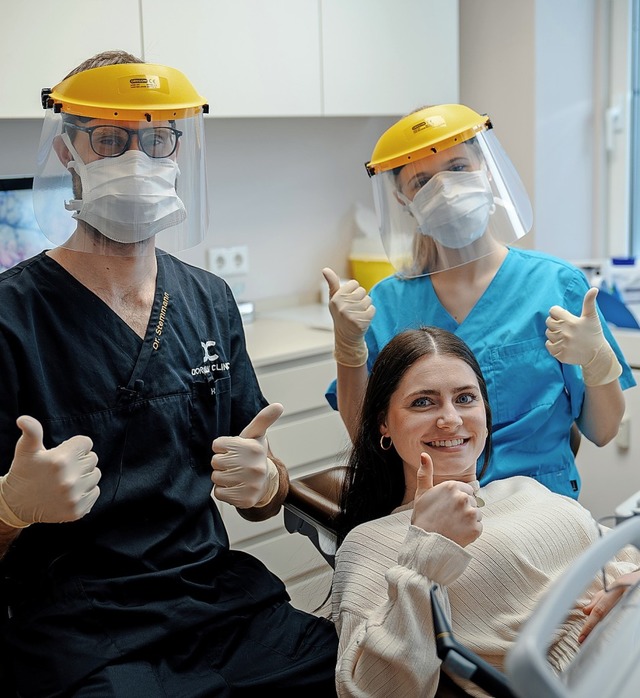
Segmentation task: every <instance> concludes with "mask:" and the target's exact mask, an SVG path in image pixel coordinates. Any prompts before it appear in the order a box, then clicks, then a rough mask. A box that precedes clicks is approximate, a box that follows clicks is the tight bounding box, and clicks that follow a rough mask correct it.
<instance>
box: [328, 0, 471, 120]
mask: <svg viewBox="0 0 640 698" xmlns="http://www.w3.org/2000/svg"><path fill="white" fill-rule="evenodd" d="M320 4H321V8H322V59H323V60H322V63H323V71H322V73H323V87H324V94H323V98H324V111H323V113H324V114H325V115H327V116H353V115H363V116H387V115H395V114H405V113H407V112H409V111H412V110H413V109H416V108H417V107H421V106H424V105H426V104H446V103H455V102H457V101H458V99H459V96H458V95H459V58H458V0H321V3H320Z"/></svg>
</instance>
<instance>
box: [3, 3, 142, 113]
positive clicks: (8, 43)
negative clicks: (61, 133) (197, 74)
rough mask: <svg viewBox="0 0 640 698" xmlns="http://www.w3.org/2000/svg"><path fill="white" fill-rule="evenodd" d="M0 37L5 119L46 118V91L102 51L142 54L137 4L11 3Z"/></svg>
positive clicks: (6, 6) (5, 4)
mask: <svg viewBox="0 0 640 698" xmlns="http://www.w3.org/2000/svg"><path fill="white" fill-rule="evenodd" d="M0 37H1V38H2V40H1V41H0V85H2V100H0V118H16V119H17V118H23V117H39V118H42V117H43V116H44V110H43V108H42V104H41V102H40V90H41V89H42V88H43V87H53V86H54V85H55V84H57V83H58V82H60V81H61V80H62V78H64V76H65V75H66V74H67V73H69V72H70V71H71V70H72V69H73V68H75V67H76V66H77V65H79V64H80V63H82V62H83V61H84V60H86V59H87V58H90V57H91V56H93V55H95V54H96V53H99V52H100V51H106V50H110V49H114V48H121V49H124V50H125V51H129V52H130V53H133V54H135V55H137V56H141V54H142V42H141V31H140V13H139V10H138V3H137V2H135V3H132V2H131V0H109V2H104V0H57V1H56V2H42V0H19V1H13V0H6V1H5V2H3V3H2V19H1V20H0Z"/></svg>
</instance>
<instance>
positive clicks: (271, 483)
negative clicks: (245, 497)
mask: <svg viewBox="0 0 640 698" xmlns="http://www.w3.org/2000/svg"><path fill="white" fill-rule="evenodd" d="M279 487H280V474H279V473H278V468H276V466H275V464H274V463H273V461H272V460H271V459H270V458H267V490H266V492H265V493H264V495H263V496H262V499H261V500H260V501H259V502H258V503H257V504H254V506H255V507H258V508H260V507H266V506H267V504H269V503H270V502H271V500H272V499H273V498H274V497H275V496H276V494H277V493H278V488H279Z"/></svg>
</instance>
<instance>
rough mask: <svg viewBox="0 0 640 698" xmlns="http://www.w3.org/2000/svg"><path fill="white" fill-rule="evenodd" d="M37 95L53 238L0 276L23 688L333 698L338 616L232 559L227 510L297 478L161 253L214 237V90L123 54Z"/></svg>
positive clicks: (232, 315) (9, 559)
mask: <svg viewBox="0 0 640 698" xmlns="http://www.w3.org/2000/svg"><path fill="white" fill-rule="evenodd" d="M42 101H43V107H44V108H45V113H46V116H45V121H44V126H43V134H42V138H41V143H40V151H39V156H38V170H37V173H36V177H35V181H34V207H35V209H36V215H37V217H38V221H39V224H40V226H41V227H42V229H43V232H44V233H45V234H46V235H47V237H48V238H49V239H50V240H51V241H52V242H53V244H54V247H53V248H52V249H51V250H49V251H47V252H43V253H41V254H39V255H37V256H35V257H33V258H32V259H29V260H27V261H25V262H22V263H21V264H18V265H17V266H16V267H13V268H12V269H10V270H8V271H6V272H4V273H3V274H2V275H0V309H1V310H0V365H1V366H2V370H0V473H2V477H1V478H0V552H2V553H3V558H2V560H1V562H0V574H1V578H2V579H3V589H2V592H3V595H4V598H3V601H6V604H7V606H8V609H9V614H8V616H9V617H8V619H7V620H6V622H4V623H3V648H2V650H1V653H2V657H3V658H4V660H5V664H7V666H8V667H9V668H10V674H11V675H12V677H13V680H14V681H15V684H16V687H17V694H18V695H19V696H21V697H22V698H31V697H35V696H38V697H40V696H42V697H44V696H47V697H54V696H64V697H65V698H66V697H71V696H73V697H74V698H87V697H89V696H91V697H96V698H110V697H115V696H118V697H122V698H125V697H126V698H130V697H133V696H141V697H144V698H155V697H156V696H163V697H166V696H171V697H173V696H176V697H180V698H195V697H196V696H202V697H205V696H206V697H207V698H208V697H213V696H254V695H255V696H257V695H262V694H263V692H264V691H265V689H266V690H268V689H273V690H275V693H274V695H277V696H300V695H305V694H306V695H309V696H316V695H317V696H331V695H335V688H334V668H335V656H336V648H337V637H336V633H335V630H334V628H333V625H332V624H331V623H330V622H329V621H328V620H326V619H324V618H317V617H315V616H313V615H311V614H308V613H304V612H301V611H299V610H297V609H295V608H293V607H292V606H291V604H290V603H289V597H288V595H287V592H286V589H285V587H284V585H283V583H282V582H281V581H280V580H279V579H278V578H277V577H275V576H274V575H273V574H271V573H270V572H269V571H268V570H267V569H266V568H265V567H264V566H263V565H262V563H261V562H260V561H258V560H257V559H255V558H254V557H252V556H250V555H248V554H246V553H243V552H239V551H233V550H230V549H229V541H228V537H227V532H226V530H225V528H224V525H223V522H222V520H221V517H220V513H219V511H218V507H217V506H216V504H215V500H216V499H219V500H221V501H225V502H229V503H231V504H233V505H234V506H236V507H237V508H238V510H239V511H240V513H241V514H242V515H243V516H245V517H246V518H248V519H251V520H261V519H265V518H268V517H270V516H273V515H275V514H276V513H277V512H278V511H279V510H280V507H281V505H282V502H283V500H284V497H285V495H286V493H287V489H288V477H287V472H286V469H285V468H284V466H283V465H282V464H281V463H280V462H279V461H278V460H277V459H276V458H275V457H274V455H273V454H271V452H270V451H269V447H268V443H267V439H266V432H267V429H268V428H269V426H271V424H272V423H273V422H274V421H275V420H276V419H277V418H278V417H279V415H280V413H281V410H282V407H281V406H280V405H268V403H267V401H266V400H265V398H264V396H263V395H262V393H261V391H260V387H259V385H258V382H257V380H256V377H255V373H254V370H253V367H252V365H251V362H250V360H249V357H248V355H247V352H246V348H245V339H244V332H243V327H242V321H241V318H240V315H239V312H238V308H237V306H236V303H235V301H234V299H233V296H232V294H231V291H230V290H229V288H228V286H227V285H226V284H225V283H224V281H222V280H221V279H219V278H218V277H216V276H214V275H212V274H210V273H208V272H206V271H203V270H202V269H198V268H196V267H192V266H190V265H188V264H186V263H184V262H181V261H180V260H179V259H177V258H176V257H175V256H173V254H171V252H175V251H178V250H180V249H185V248H187V247H190V246H192V245H194V244H197V243H198V242H200V241H201V240H202V238H203V236H204V233H205V230H206V225H207V213H206V205H205V202H206V196H207V192H206V181H205V168H204V133H203V112H205V111H206V110H207V107H206V104H205V101H204V99H203V98H202V97H200V95H199V94H198V93H197V92H196V91H195V89H194V88H193V86H192V85H191V84H190V83H189V81H188V80H187V79H186V78H185V76H184V75H182V73H180V72H179V71H176V70H174V69H172V68H169V67H166V66H159V65H152V64H146V63H142V62H141V61H140V60H139V59H137V58H135V57H134V56H131V55H130V54H127V53H124V52H119V51H116V52H108V53H105V54H99V55H97V56H94V57H93V58H92V59H89V60H88V61H85V63H83V64H82V65H81V66H79V67H78V68H77V69H75V70H74V71H72V73H70V74H69V75H68V76H67V77H66V78H65V79H64V80H63V81H62V82H60V83H59V84H58V85H56V86H55V87H54V88H52V89H51V90H43V93H42ZM65 209H66V211H65ZM212 482H213V488H212ZM5 694H6V693H5V692H4V691H3V692H2V695H5Z"/></svg>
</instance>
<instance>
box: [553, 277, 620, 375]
mask: <svg viewBox="0 0 640 698" xmlns="http://www.w3.org/2000/svg"><path fill="white" fill-rule="evenodd" d="M597 295H598V289H597V288H590V289H589V290H588V291H587V292H586V294H585V296H584V300H583V301H582V313H581V315H580V317H576V316H575V315H573V314H572V313H570V312H569V311H568V310H565V309H564V308H561V307H560V306H559V305H554V306H553V307H552V308H551V309H550V310H549V316H548V317H547V323H546V324H547V331H546V333H545V334H546V336H547V341H546V342H545V346H546V347H547V350H548V352H549V353H550V354H551V356H555V358H556V359H558V361H561V362H562V363H564V364H576V365H578V364H579V365H580V366H582V375H583V378H584V382H585V385H589V386H594V385H606V384H607V383H611V382H612V381H614V380H616V378H618V377H619V376H620V374H621V373H622V366H620V362H619V361H618V359H617V357H616V355H615V352H614V351H613V349H612V348H611V346H610V345H609V342H607V340H606V338H605V336H604V332H603V331H602V325H601V324H600V317H599V315H598V311H597V309H596V296H597Z"/></svg>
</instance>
